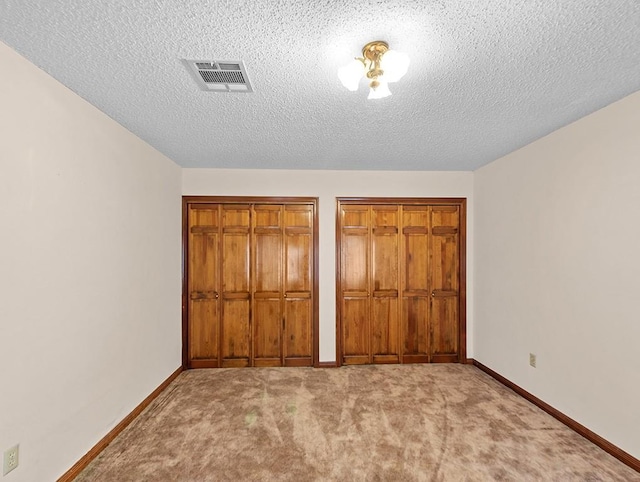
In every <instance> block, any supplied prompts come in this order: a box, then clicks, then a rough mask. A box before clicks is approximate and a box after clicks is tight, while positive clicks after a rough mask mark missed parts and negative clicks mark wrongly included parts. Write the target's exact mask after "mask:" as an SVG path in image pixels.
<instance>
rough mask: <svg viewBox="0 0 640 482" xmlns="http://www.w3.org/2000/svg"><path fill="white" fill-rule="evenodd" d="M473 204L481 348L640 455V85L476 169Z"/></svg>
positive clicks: (509, 373) (479, 354) (540, 393)
mask: <svg viewBox="0 0 640 482" xmlns="http://www.w3.org/2000/svg"><path fill="white" fill-rule="evenodd" d="M475 207H476V213H475V228H476V229H475V259H476V269H475V273H476V278H475V299H476V304H475V306H476V313H475V324H476V329H475V341H474V350H475V358H476V359H477V360H479V361H480V362H482V363H484V364H485V365H487V366H489V367H490V368H492V369H494V370H496V371H497V372H499V373H501V374H502V375H504V376H505V377H507V378H508V379H510V380H512V381H513V382H515V383H516V384H518V385H520V386H521V387H523V388H524V389H526V390H528V391H529V392H531V393H533V394H534V395H536V396H537V397H539V398H541V399H542V400H544V401H545V402H547V403H549V404H551V405H552V406H554V407H555V408H557V409H559V410H560V411H561V412H563V413H565V414H567V415H568V416H570V417H571V418H573V419H575V420H577V421H578V422H580V423H582V424H583V425H585V426H586V427H588V428H589V429H591V430H593V431H594V432H596V433H598V434H599V435H601V436H603V437H605V438H606V439H607V440H609V441H610V442H612V443H614V444H615V445H617V446H619V447H620V448H622V449H623V450H625V451H627V452H629V453H630V454H631V455H633V456H635V457H640V408H639V407H640V383H639V382H640V356H639V352H640V295H639V294H638V291H639V290H640V251H639V250H638V243H639V240H640V92H638V93H636V94H633V95H631V96H629V97H627V98H625V99H623V100H621V101H619V102H616V103H615V104H612V105H610V106H608V107H606V108H604V109H602V110H600V111H598V112H595V113H594V114H592V115H590V116H588V117H585V118H583V119H581V120H579V121H577V122H575V123H573V124H571V125H569V126H567V127H564V128H562V129H560V130H558V131H556V132H554V133H552V134H550V135H548V136H546V137H544V138H543V139H540V140H538V141H536V142H534V143H532V144H530V145H528V146H526V147H524V148H522V149H520V150H518V151H516V152H514V153H512V154H509V155H507V156H505V157H503V158H502V159H499V160H497V161H495V162H493V163H491V164H489V165H487V166H485V167H483V168H482V169H479V170H478V171H476V172H475ZM530 352H533V353H535V354H536V355H537V365H538V366H537V368H535V369H534V368H531V367H529V365H528V362H529V359H528V357H529V353H530Z"/></svg>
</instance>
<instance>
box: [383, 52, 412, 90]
mask: <svg viewBox="0 0 640 482" xmlns="http://www.w3.org/2000/svg"><path fill="white" fill-rule="evenodd" d="M380 68H381V69H382V70H384V75H383V77H384V80H386V81H387V82H397V81H398V80H400V79H401V78H402V77H403V76H404V74H406V73H407V69H408V68H409V56H408V55H407V54H404V53H402V52H397V51H395V50H387V51H386V52H385V53H384V55H383V56H382V60H381V61H380Z"/></svg>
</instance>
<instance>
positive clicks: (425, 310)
mask: <svg viewBox="0 0 640 482" xmlns="http://www.w3.org/2000/svg"><path fill="white" fill-rule="evenodd" d="M402 237H403V252H402V265H403V266H402V267H403V282H402V305H403V309H402V327H403V333H404V344H403V345H404V346H403V355H402V362H403V363H426V362H428V361H429V347H430V344H429V343H430V342H429V328H428V327H429V316H430V300H429V295H430V291H429V272H428V267H429V207H428V206H421V205H417V206H411V205H405V206H403V208H402Z"/></svg>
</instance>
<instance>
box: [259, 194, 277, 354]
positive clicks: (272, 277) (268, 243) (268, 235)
mask: <svg viewBox="0 0 640 482" xmlns="http://www.w3.org/2000/svg"><path fill="white" fill-rule="evenodd" d="M282 217H283V207H282V205H274V204H266V205H260V204H257V205H255V206H254V209H253V222H252V224H253V236H252V244H253V250H254V251H253V252H254V255H253V269H252V273H253V283H252V285H253V296H252V299H253V320H252V321H253V365H254V366H282V324H283V314H282V312H283V309H282V300H283V290H282V271H283V226H282Z"/></svg>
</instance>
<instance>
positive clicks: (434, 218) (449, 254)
mask: <svg viewBox="0 0 640 482" xmlns="http://www.w3.org/2000/svg"><path fill="white" fill-rule="evenodd" d="M431 213H432V214H431V225H432V229H431V232H432V235H431V237H432V239H431V249H432V252H433V256H432V258H433V262H432V263H431V289H432V291H431V296H432V297H431V353H432V358H433V361H435V362H437V361H443V362H448V361H456V360H457V354H458V348H459V347H458V339H459V336H458V335H459V334H458V319H459V313H458V303H459V300H458V296H459V277H458V273H459V263H458V260H459V252H458V245H459V244H458V237H459V229H460V220H459V219H460V214H459V208H458V207H457V206H434V207H432V209H431Z"/></svg>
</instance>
